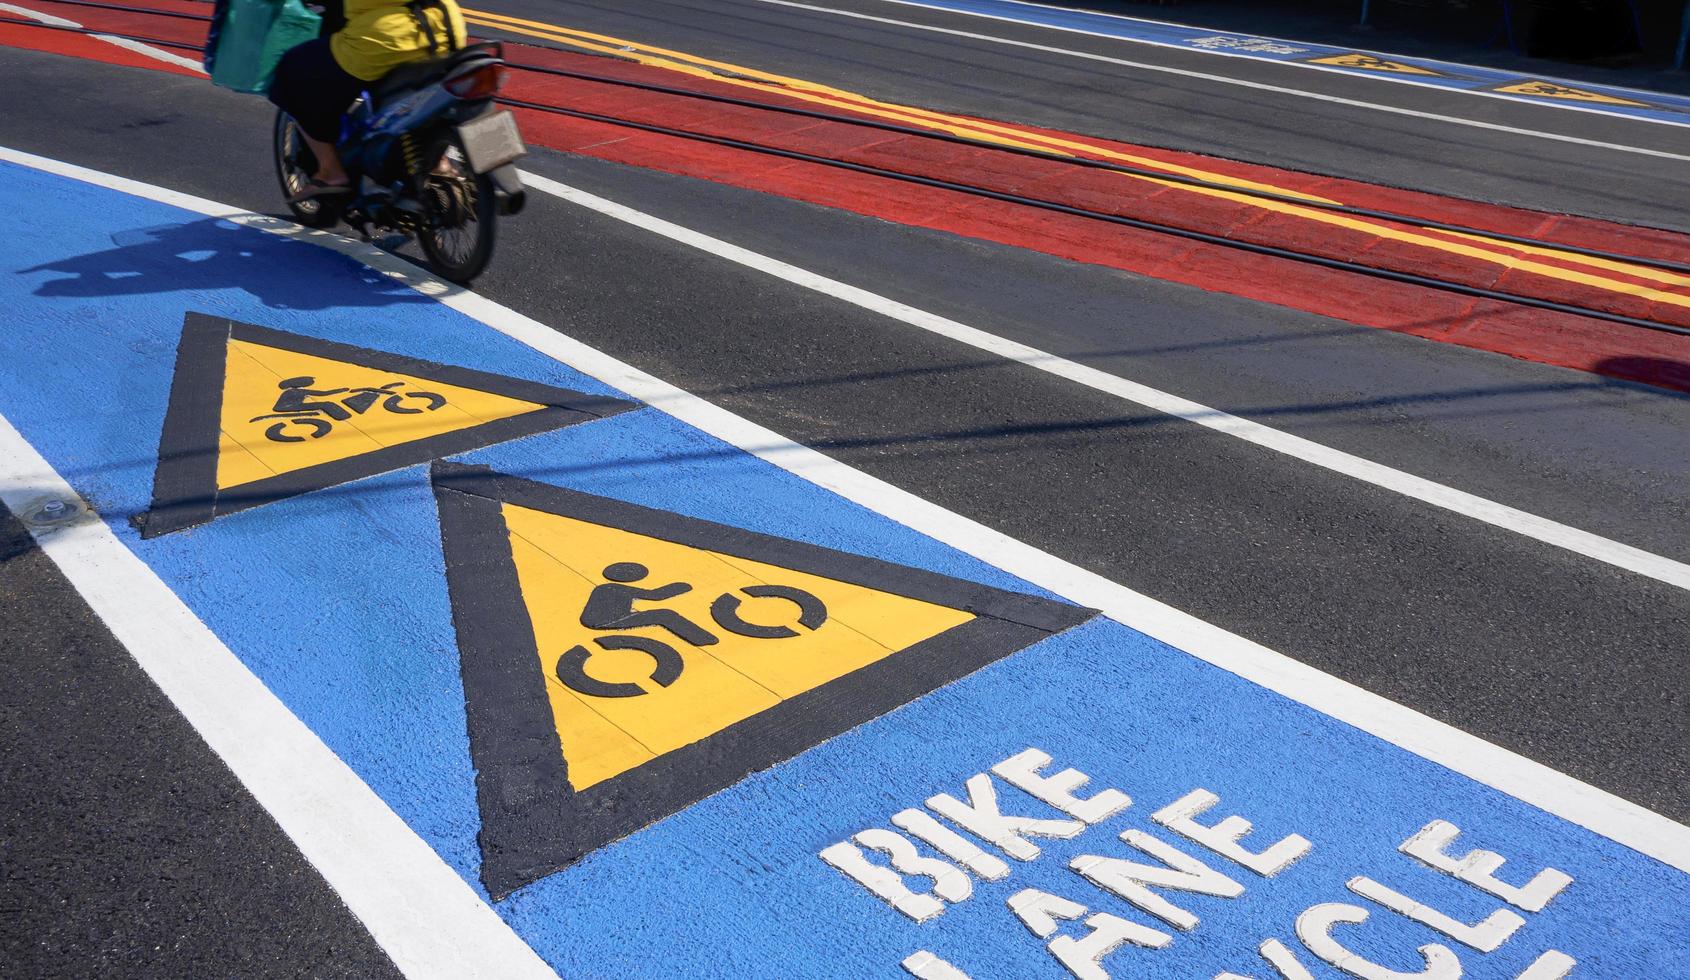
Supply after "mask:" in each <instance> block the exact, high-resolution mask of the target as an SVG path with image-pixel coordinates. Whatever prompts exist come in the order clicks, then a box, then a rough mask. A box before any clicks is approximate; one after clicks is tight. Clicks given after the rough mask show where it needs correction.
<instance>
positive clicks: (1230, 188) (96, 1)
mask: <svg viewBox="0 0 1690 980" xmlns="http://www.w3.org/2000/svg"><path fill="white" fill-rule="evenodd" d="M46 2H49V3H56V4H63V5H68V6H73V7H92V8H96V9H101V10H117V11H124V12H128V13H138V14H152V15H156V16H160V17H175V18H180V19H183V20H195V21H202V22H205V21H210V20H211V18H210V17H209V16H204V15H200V14H187V13H179V12H176V11H166V10H155V9H150V8H146V7H136V6H130V5H125V4H116V3H105V2H103V0H46ZM191 2H192V0H191ZM199 2H206V0H199ZM477 26H481V27H491V28H495V29H496V28H497V27H498V25H497V24H496V23H478V24H477ZM101 33H109V32H101ZM113 36H114V37H121V36H123V35H113ZM154 43H158V42H154ZM178 46H180V45H178ZM550 50H556V49H550ZM507 64H508V65H509V66H510V67H511V68H514V69H518V70H521V71H527V72H533V73H535V74H543V75H553V76H557V77H561V78H573V79H577V80H580V81H584V82H592V83H596V84H600V85H616V86H621V87H625V88H632V89H639V90H641V91H646V92H656V93H660V94H663V95H674V96H679V97H682V98H689V99H697V100H700V101H706V102H715V103H720V104H723V105H733V106H740V107H743V108H749V109H761V110H764V111H767V112H776V113H782V114H785V115H792V116H800V117H803V118H806V119H816V120H820V121H825V122H837V123H844V124H848V125H853V126H862V127H865V128H868V129H876V130H880V131H882V132H888V133H897V134H899V135H904V136H915V137H920V138H923V139H931V140H935V141H938V142H943V143H952V144H955V145H958V146H969V147H974V148H976V149H983V150H994V151H997V152H1000V153H1009V154H1013V155H1015V156H1022V157H1028V158H1031V159H1037V160H1047V161H1050V162H1054V163H1064V164H1068V165H1070V166H1076V167H1082V168H1085V169H1090V170H1102V171H1107V172H1112V173H1118V174H1124V175H1127V176H1131V177H1141V178H1148V179H1152V180H1159V181H1163V182H1165V183H1171V184H1179V185H1181V186H1186V187H1195V188H1200V189H1204V190H1218V191H1224V192H1226V193H1230V194H1241V195H1244V196H1246V197H1253V198H1256V199H1258V200H1264V201H1274V202H1278V203H1283V204H1293V205H1296V206H1299V207H1306V208H1312V209H1315V210H1319V211H1327V212H1331V213H1333V214H1342V215H1346V216H1348V217H1356V218H1369V219H1372V220H1375V221H1390V222H1394V223H1396V224H1403V225H1410V226H1413V227H1417V228H1425V229H1429V230H1432V231H1441V232H1446V233H1449V234H1456V235H1471V236H1476V237H1480V238H1486V239H1490V240H1491V241H1494V242H1502V243H1504V244H1508V245H1515V246H1520V247H1524V248H1541V249H1547V250H1550V251H1556V252H1563V253H1566V254H1568V255H1577V256H1580V257H1582V258H1590V259H1600V260H1603V261H1608V262H1618V263H1622V264H1626V265H1636V266H1643V267H1645V268H1650V269H1658V270H1661V271H1664V272H1676V273H1682V274H1685V275H1690V263H1683V262H1673V261H1671V260H1668V259H1655V258H1648V257H1644V256H1639V255H1629V254H1626V253H1622V252H1613V251H1609V250H1606V249H1599V248H1589V247H1586V246H1582V245H1571V244H1567V243H1565V242H1556V241H1551V240H1548V239H1542V238H1532V237H1530V236H1528V235H1514V234H1510V233H1508V232H1500V231H1490V230H1487V229H1484V228H1475V227H1472V226H1470V225H1461V224H1455V223H1453V222H1446V221H1438V220H1436V219H1432V218H1421V217H1416V216H1414V215H1407V214H1400V213H1397V212H1393V211H1381V210H1378V209H1376V208H1363V207H1357V206H1355V205H1350V204H1334V203H1331V202H1328V201H1311V200H1307V199H1305V198H1302V197H1298V196H1296V195H1293V194H1280V193H1276V192H1274V191H1267V190H1261V189H1259V188H1250V187H1239V186H1237V185H1234V184H1229V183H1225V182H1223V181H1214V180H1204V179H1202V178H1200V177H1187V176H1185V175H1183V174H1173V173H1166V172H1163V171H1160V170H1153V169H1150V168H1148V167H1134V166H1130V165H1127V164H1120V163H1111V162H1108V161H1104V160H1093V159H1089V158H1087V157H1079V156H1071V155H1068V154H1062V153H1056V152H1052V151H1049V150H1039V149H1033V148H1030V147H1022V146H1005V145H1003V144H1000V143H994V142H991V141H989V140H982V139H975V138H972V137H967V136H958V135H956V134H955V133H944V132H935V131H933V130H930V129H923V128H920V127H916V126H901V125H898V124H897V123H889V122H884V121H881V120H877V119H863V118H861V117H857V116H847V115H842V114H839V113H832V112H822V111H819V110H816V109H804V108H800V107H798V106H779V105H770V104H769V103H766V102H758V101H756V100H754V99H741V98H735V97H733V96H729V95H720V94H717V93H711V92H699V91H696V90H693V89H686V88H680V87H677V86H672V85H659V84H656V83H654V82H641V81H636V80H633V79H627V78H615V77H612V76H607V75H595V74H592V73H590V72H580V71H571V70H569V69H564V68H552V67H549V66H545V65H532V64H526V63H524V62H517V61H510V62H507Z"/></svg>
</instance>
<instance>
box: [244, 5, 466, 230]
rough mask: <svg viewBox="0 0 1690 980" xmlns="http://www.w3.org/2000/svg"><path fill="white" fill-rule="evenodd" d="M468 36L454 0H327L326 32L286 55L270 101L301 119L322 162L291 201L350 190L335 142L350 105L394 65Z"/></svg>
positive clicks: (442, 50)
mask: <svg viewBox="0 0 1690 980" xmlns="http://www.w3.org/2000/svg"><path fill="white" fill-rule="evenodd" d="M464 38H465V31H464V18H463V14H462V13H461V12H460V11H459V10H458V5H457V3H456V2H455V0H410V2H405V0H327V4H326V9H325V10H324V12H323V36H321V37H318V38H317V39H316V40H314V41H307V42H305V43H304V44H301V45H299V46H298V47H296V48H294V49H292V50H291V51H289V52H288V53H287V54H285V55H283V56H282V60H281V62H280V63H279V64H278V65H277V66H276V75H275V79H274V80H273V81H272V82H271V83H270V92H269V96H270V101H271V102H273V103H275V104H276V105H277V106H278V107H279V108H281V109H282V110H283V111H284V112H286V113H287V114H288V115H290V116H292V117H293V118H294V121H296V122H297V123H299V128H300V129H301V130H302V131H303V133H304V136H305V142H306V144H307V145H309V146H310V147H311V152H312V155H314V156H315V157H316V159H317V172H316V173H315V174H313V175H312V176H311V180H310V181H309V182H308V183H307V184H306V185H305V187H303V188H301V189H300V191H299V192H298V193H297V194H295V195H293V197H292V198H291V199H290V200H292V201H293V202H294V203H299V202H301V201H308V200H311V199H313V198H317V197H324V196H327V195H332V194H346V193H350V192H351V190H352V181H351V179H350V178H349V177H348V176H347V174H346V170H345V169H344V168H343V167H342V166H341V163H340V155H339V154H338V153H336V152H335V146H334V145H335V141H336V140H337V139H339V138H340V121H341V117H342V116H343V115H344V114H345V112H346V109H347V107H348V106H350V105H351V104H352V102H353V100H355V99H357V98H358V96H359V95H360V94H361V93H363V92H364V91H366V90H367V89H369V88H372V87H373V86H374V84H375V83H376V82H377V81H378V80H380V79H381V77H382V76H384V75H386V74H387V73H388V72H390V71H392V70H393V69H395V68H398V67H399V66H400V65H404V64H407V63H409V62H413V61H425V60H427V59H429V58H438V57H441V56H443V55H445V54H447V53H449V52H450V51H452V50H454V49H456V48H459V47H462V46H463V44H464Z"/></svg>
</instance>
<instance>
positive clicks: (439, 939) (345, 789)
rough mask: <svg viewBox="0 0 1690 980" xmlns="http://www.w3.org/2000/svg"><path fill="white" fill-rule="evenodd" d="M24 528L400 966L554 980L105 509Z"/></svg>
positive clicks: (0, 445)
mask: <svg viewBox="0 0 1690 980" xmlns="http://www.w3.org/2000/svg"><path fill="white" fill-rule="evenodd" d="M150 196H153V197H154V198H155V199H157V198H158V195H150ZM171 203H174V202H171ZM205 213H218V214H222V215H225V216H231V215H234V214H239V213H240V212H236V211H234V210H233V209H219V210H216V211H206V212H205ZM43 496H52V497H56V498H60V499H66V500H75V499H78V497H77V493H76V491H75V490H74V489H73V488H72V487H71V486H70V484H68V483H66V482H65V481H64V479H63V478H62V477H60V476H59V474H58V473H56V472H54V471H53V469H52V467H51V466H50V465H49V464H48V463H47V461H46V460H45V459H43V458H42V457H41V454H40V453H38V452H37V451H36V450H35V447H34V446H31V445H30V444H29V443H28V442H27V441H26V440H25V439H24V437H23V436H22V435H21V434H19V432H18V431H17V429H15V428H13V427H12V424H11V422H9V421H7V420H6V419H5V418H3V417H0V501H4V502H5V504H6V507H7V508H8V509H10V510H11V511H12V512H13V513H14V514H18V515H23V514H25V513H28V510H29V507H30V505H31V504H32V503H34V502H35V501H37V500H39V499H40V498H41V497H43ZM30 530H31V533H32V534H33V535H34V536H35V540H36V542H37V543H38V544H40V546H41V550H42V551H44V552H45V553H46V554H47V556H48V557H49V558H51V559H52V560H53V562H54V564H56V565H58V566H59V569H60V570H61V571H62V572H64V575H65V577H66V578H67V579H69V580H70V582H71V585H73V586H74V587H75V588H76V591H77V592H79V593H81V595H82V597H83V598H84V599H85V600H87V602H88V605H89V606H90V607H91V608H92V609H93V610H94V612H95V614H96V615H98V616H99V617H100V619H101V620H102V621H103V622H104V623H105V624H106V626H107V628H109V629H110V630H111V631H112V634H113V635H115V636H116V637H117V639H118V641H119V642H120V643H122V644H123V645H124V646H125V647H127V648H128V650H129V652H130V654H131V655H133V656H134V658H135V660H136V661H137V662H138V663H139V664H140V665H141V668H142V669H143V670H145V671H146V672H147V676H149V677H151V678H152V679H153V683H155V684H157V685H158V686H159V689H160V690H162V691H163V692H164V694H165V696H167V697H168V698H170V701H171V703H172V704H174V705H175V706H176V709H177V710H178V711H180V712H182V715H183V716H184V717H185V718H187V719H188V722H189V724H191V725H193V726H194V729H195V730H196V731H198V732H199V734H200V737H201V738H203V739H205V742H206V744H207V745H209V746H210V747H211V749H212V751H213V752H216V753H217V755H218V757H219V758H221V759H222V760H223V761H224V762H225V763H226V764H227V765H228V766H229V768H230V769H231V770H233V771H234V773H235V775H236V777H237V778H239V779H240V781H241V782H242V783H243V784H244V785H245V786H246V788H247V789H248V790H249V791H250V792H251V793H252V795H253V796H254V797H255V798H256V799H257V800H258V802H259V803H260V804H261V805H262V806H263V807H264V809H266V810H268V811H269V812H270V815H271V816H272V817H275V818H276V822H277V823H278V824H280V825H281V828H282V831H283V832H284V833H286V834H287V835H288V837H289V838H291V839H292V840H293V842H294V843H295V844H296V845H298V847H299V850H300V852H301V853H303V854H304V855H305V858H306V860H308V861H310V862H311V865H312V866H313V867H315V868H316V869H317V870H318V871H319V872H320V873H321V874H322V875H323V877H324V878H325V879H326V880H327V881H328V883H329V885H330V886H332V887H333V888H334V890H335V891H336V892H338V893H339V894H340V897H341V898H342V899H343V900H344V901H345V902H346V905H347V907H348V908H349V909H351V910H352V914H353V915H355V916H357V917H358V920H359V921H360V922H362V923H363V924H364V927H365V928H367V929H368V930H369V931H370V934H371V935H372V936H373V937H375V940H376V942H377V943H378V944H379V945H380V946H381V948H382V949H383V950H384V951H385V952H386V953H387V955H388V956H389V957H391V958H392V960H393V962H394V963H395V964H396V965H397V966H398V967H399V969H400V970H401V971H402V972H403V973H404V974H405V975H406V976H408V977H412V978H418V980H422V978H438V980H458V978H462V977H486V978H488V980H505V978H524V980H557V974H555V973H554V972H552V969H551V968H550V967H548V966H547V965H546V964H545V963H544V962H543V961H542V960H541V959H540V957H539V956H537V955H536V954H535V953H534V951H533V950H531V949H529V948H528V945H527V944H526V943H524V942H523V941H522V940H521V939H520V938H518V937H517V935H516V933H514V932H512V931H511V928H510V927H509V926H508V925H506V924H505V921H504V920H503V919H501V918H499V916H498V914H497V913H496V912H494V911H493V910H492V908H491V907H489V906H488V905H487V903H486V902H484V901H482V899H481V896H480V895H478V894H477V893H476V891H475V890H474V889H473V888H471V887H470V886H469V885H468V884H466V883H465V882H464V880H463V879H462V878H460V877H458V873H457V872H456V871H453V870H452V869H451V868H450V867H449V866H448V865H447V864H446V862H445V861H443V860H442V859H441V858H440V855H438V854H436V853H435V852H434V849H433V848H431V847H429V846H428V844H427V843H425V842H424V841H423V839H422V838H421V837H418V836H417V835H416V833H415V832H414V831H412V830H411V828H410V827H408V826H406V824H405V821H403V820H402V819H400V818H399V815H398V814H396V813H394V812H393V811H392V810H391V809H389V808H388V806H387V804H386V803H384V802H382V799H381V797H379V796H377V795H376V794H375V791H374V790H372V789H370V788H369V786H367V785H365V784H364V782H363V781H362V780H361V779H359V778H358V776H357V774H356V773H354V772H353V771H352V770H351V769H350V768H348V767H347V765H346V763H344V762H342V761H341V760H340V758H339V757H338V756H336V755H335V754H334V752H333V751H331V750H330V749H329V747H328V746H327V745H324V744H323V742H322V741H321V740H320V739H319V738H317V736H316V734H315V733H313V732H312V731H311V729H309V728H307V727H305V724H304V723H303V722H301V721H300V720H299V719H298V718H296V717H294V715H293V713H292V712H290V711H289V710H288V709H287V706H285V705H284V704H282V702H281V701H279V700H278V699H277V698H276V696H275V695H274V694H272V693H270V690H269V689H268V688H266V687H265V686H264V684H263V683H262V682H261V681H259V679H258V678H257V677H255V676H253V674H252V673H251V672H250V671H248V670H247V669H246V666H245V665H244V664H242V663H241V662H240V660H239V658H237V657H236V656H235V655H234V653H232V652H231V651H230V650H229V648H228V647H227V646H224V644H223V641H222V640H220V639H218V638H217V636H216V635H215V634H213V633H212V632H211V630H210V629H208V628H207V627H206V625H205V623H203V622H201V621H200V619H199V617H198V616H196V615H194V612H193V610H191V609H189V608H188V607H187V606H186V605H185V604H183V602H182V600H181V599H179V598H177V596H176V594H175V593H174V592H172V591H170V587H169V586H167V585H165V584H164V582H163V581H162V580H161V579H159V577H158V575H157V574H156V573H154V572H153V570H152V569H151V568H149V567H148V566H147V565H146V564H145V563H144V562H142V561H141V560H140V559H139V558H137V557H135V555H134V553H133V552H131V551H130V550H129V549H128V548H126V547H124V545H123V542H121V541H119V540H118V539H117V536H116V535H114V534H113V533H112V531H111V529H110V528H109V527H107V526H106V524H105V522H104V521H102V520H99V519H98V518H95V517H93V516H92V515H90V517H89V518H88V519H84V520H81V521H77V522H75V523H72V524H70V525H69V526H66V527H62V528H57V529H54V528H45V529H44V528H40V527H31V528H30Z"/></svg>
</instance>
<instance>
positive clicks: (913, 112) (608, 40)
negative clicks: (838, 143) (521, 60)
mask: <svg viewBox="0 0 1690 980" xmlns="http://www.w3.org/2000/svg"><path fill="white" fill-rule="evenodd" d="M465 15H466V16H467V17H468V18H469V19H470V21H471V22H472V23H476V24H478V25H480V26H482V27H495V28H498V29H500V30H504V31H510V32H511V33H514V34H525V35H527V36H529V37H538V38H543V39H545V40H550V41H558V42H560V43H564V44H569V45H572V46H574V47H578V48H582V49H584V50H588V51H595V52H598V53H601V54H611V55H616V56H618V57H622V58H628V59H631V60H634V61H638V62H640V63H641V64H645V65H650V66H652V67H656V68H666V69H668V70H670V71H676V72H680V73H682V74H687V75H692V76H695V77H698V78H705V79H709V80H711V81H715V82H722V83H726V84H730V85H737V86H740V87H742V88H752V89H758V90H761V91H771V90H772V91H776V92H777V93H778V94H781V95H786V96H789V97H792V98H797V99H801V100H803V101H806V102H821V103H823V104H831V105H836V106H841V107H844V108H847V109H851V110H853V111H857V112H862V113H864V114H867V115H874V116H880V117H882V118H887V119H893V120H897V121H899V122H906V123H911V124H913V125H917V126H925V127H927V128H929V129H938V130H941V131H943V132H949V133H952V134H953V135H957V136H966V137H968V138H970V139H977V140H981V141H983V142H990V143H997V144H1000V145H1003V146H1015V147H1020V148H1022V149H1033V150H1043V151H1045V152H1054V153H1058V154H1060V155H1063V156H1073V155H1074V154H1075V153H1086V154H1093V155H1097V156H1100V157H1106V158H1108V159H1111V160H1115V161H1119V162H1124V163H1132V164H1136V165H1138V166H1142V167H1146V168H1148V169H1152V170H1161V171H1164V172H1166V173H1172V174H1179V175H1181V176H1186V177H1192V178H1195V179H1198V180H1206V181H1212V182H1214V183H1221V184H1227V185H1230V186H1232V187H1239V188H1245V189H1249V190H1259V191H1271V192H1273V193H1275V194H1284V195H1288V196H1291V197H1297V198H1301V199H1303V200H1308V201H1316V202H1321V203H1326V204H1335V203H1337V202H1335V201H1330V200H1328V199H1326V198H1323V197H1317V196H1315V195H1313V194H1305V193H1303V192H1302V191H1298V190H1293V189H1291V188H1285V187H1276V186H1274V185H1271V184H1262V183H1257V182H1255V181H1252V180H1246V179H1244V178H1241V177H1234V176H1231V175H1229V174H1221V173H1214V172H1212V171H1208V170H1199V169H1195V168H1192V167H1185V166H1181V165H1179V164H1175V163H1169V162H1167V161H1164V160H1157V159H1154V158H1152V157H1141V156H1137V155H1134V154H1129V153H1121V152H1119V151H1116V150H1113V149H1110V148H1108V147H1103V146H1095V145H1092V144H1090V143H1084V142H1080V141H1076V140H1070V139H1065V138H1063V137H1060V136H1052V135H1047V134H1044V133H1034V132H1029V131H1027V130H1023V129H1019V128H1016V127H1013V126H1006V125H1002V124H999V123H993V122H989V121H986V120H978V119H966V118H963V117H961V116H954V115H948V114H946V113H940V112H934V111H932V110H929V109H920V108H916V107H912V106H904V105H898V104H896V103H891V102H880V101H878V100H875V99H870V98H868V97H866V96H863V95H859V94H857V93H855V92H847V91H844V90H842V89H836V88H831V87H829V86H826V85H821V84H818V83H815V82H810V81H806V80H804V79H801V78H791V77H788V76H784V75H774V74H770V73H768V72H764V71H759V70H757V69H755V68H748V67H745V66H743V65H734V64H729V63H728V62H723V61H712V60H710V59H708V58H700V57H697V56H695V55H690V54H687V53H686V52H683V51H672V50H670V49H668V48H658V47H651V46H649V45H642V44H639V43H637V42H634V41H629V40H627V39H625V38H618V37H611V36H609V35H604V34H593V33H590V32H587V31H577V30H574V29H572V28H566V27H558V26H556V25H551V24H542V23H539V22H536V21H529V20H523V19H521V18H518V17H507V16H505V15H503V14H491V13H484V12H481V11H466V12H465ZM701 69H703V70H701ZM723 72H728V73H731V75H724V74H722V73H723ZM736 75H737V76H743V77H737V78H736V77H732V76H736ZM759 83H761V84H759ZM771 86H772V87H773V88H772V89H771ZM1122 176H1134V175H1131V174H1123V175H1122Z"/></svg>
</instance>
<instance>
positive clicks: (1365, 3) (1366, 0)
mask: <svg viewBox="0 0 1690 980" xmlns="http://www.w3.org/2000/svg"><path fill="white" fill-rule="evenodd" d="M1371 4H1372V0H1361V26H1363V27H1366V26H1367V8H1368V7H1369V6H1371ZM1687 13H1690V11H1687ZM1686 23H1687V24H1690V21H1686Z"/></svg>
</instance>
